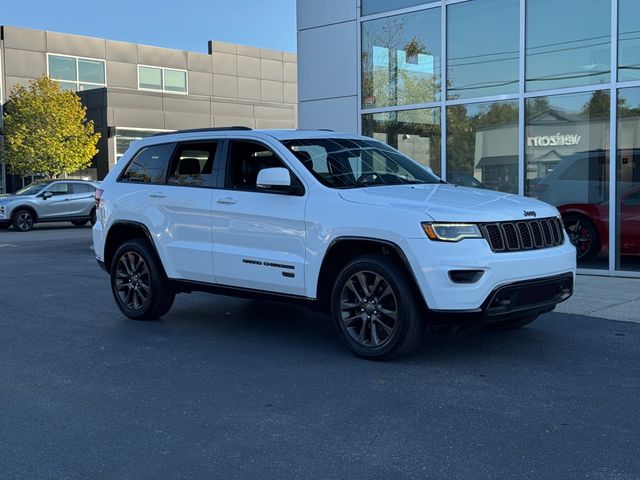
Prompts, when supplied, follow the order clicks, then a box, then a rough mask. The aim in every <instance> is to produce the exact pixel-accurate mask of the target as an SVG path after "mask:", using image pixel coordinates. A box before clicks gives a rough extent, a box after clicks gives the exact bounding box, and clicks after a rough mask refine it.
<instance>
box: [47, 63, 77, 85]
mask: <svg viewBox="0 0 640 480" xmlns="http://www.w3.org/2000/svg"><path fill="white" fill-rule="evenodd" d="M49 77H50V78H52V79H54V80H68V81H71V82H75V81H77V80H78V78H77V75H76V59H75V58H73V57H59V56H57V55H49ZM74 89H75V87H74Z"/></svg>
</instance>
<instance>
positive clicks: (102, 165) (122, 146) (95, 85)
mask: <svg viewBox="0 0 640 480" xmlns="http://www.w3.org/2000/svg"><path fill="white" fill-rule="evenodd" d="M208 52H209V53H208V54H207V53H198V52H188V51H181V50H172V49H168V48H159V47H153V46H147V45H138V44H133V43H125V42H118V41H113V40H105V39H99V38H90V37H82V36H78V35H69V34H64V33H56V32H47V31H41V30H29V29H24V28H16V27H7V26H2V27H0V112H1V108H2V104H3V103H4V102H6V100H7V96H8V94H9V91H10V90H11V88H12V87H13V85H15V84H17V83H20V84H23V85H26V84H27V83H28V82H29V81H30V80H32V79H34V78H37V77H40V76H42V75H45V74H46V75H48V76H50V77H51V78H53V79H56V80H58V82H59V83H60V86H61V87H62V88H64V89H70V90H75V91H77V92H78V94H79V95H80V97H81V99H82V101H83V103H84V105H85V106H86V107H87V116H88V118H90V119H91V120H93V121H94V124H95V128H96V131H98V132H100V133H101V139H100V142H99V145H98V148H99V150H100V152H99V154H98V155H97V157H96V158H95V159H94V165H93V166H92V168H90V169H88V170H87V171H83V172H78V174H79V175H80V176H84V177H89V178H94V179H102V178H103V177H104V176H105V175H106V174H107V172H108V171H109V169H110V168H111V167H112V166H113V165H114V164H115V163H116V162H117V161H118V159H119V158H120V157H121V156H122V154H123V153H124V151H125V150H126V149H127V147H128V146H129V143H130V142H131V141H132V140H135V139H139V138H143V137H146V136H149V135H153V134H154V133H157V132H162V131H168V130H180V129H187V128H201V127H224V126H232V125H241V126H247V127H252V128H295V127H296V125H297V65H296V62H297V59H296V55H295V54H293V53H287V52H281V51H276V50H269V49H264V48H256V47H250V46H245V45H236V44H230V43H224V42H217V41H210V42H209V45H208ZM1 118H2V115H0V122H1ZM21 186H22V179H21V178H16V177H13V176H11V175H9V174H8V172H7V171H6V167H5V166H4V165H3V164H2V162H1V159H0V193H4V192H11V191H13V190H15V189H17V188H20V187H21Z"/></svg>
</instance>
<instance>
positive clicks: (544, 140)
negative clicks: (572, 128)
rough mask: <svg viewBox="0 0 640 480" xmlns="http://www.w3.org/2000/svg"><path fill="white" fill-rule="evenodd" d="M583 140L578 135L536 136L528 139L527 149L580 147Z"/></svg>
mask: <svg viewBox="0 0 640 480" xmlns="http://www.w3.org/2000/svg"><path fill="white" fill-rule="evenodd" d="M581 139H582V136H581V135H578V134H567V135H562V134H560V133H556V134H555V135H536V136H530V137H527V147H564V146H570V145H578V144H579V143H580V140H581Z"/></svg>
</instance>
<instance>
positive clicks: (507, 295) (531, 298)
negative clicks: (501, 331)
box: [487, 274, 573, 315]
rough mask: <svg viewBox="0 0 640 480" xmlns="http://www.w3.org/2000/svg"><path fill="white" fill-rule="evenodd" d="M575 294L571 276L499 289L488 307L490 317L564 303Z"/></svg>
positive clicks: (522, 283)
mask: <svg viewBox="0 0 640 480" xmlns="http://www.w3.org/2000/svg"><path fill="white" fill-rule="evenodd" d="M572 292H573V276H572V275H571V274H565V275H560V276H557V277H551V278H543V279H539V280H532V281H525V282H519V283H515V284H511V285H506V286H504V287H501V288H499V289H498V290H497V291H496V292H495V293H494V295H493V296H492V297H491V300H490V301H489V304H488V306H487V314H488V315H502V314H505V313H509V312H512V311H517V310H523V309H527V308H535V307H541V306H545V305H550V304H555V303H559V302H562V301H564V300H566V299H567V298H569V297H570V296H571V294H572Z"/></svg>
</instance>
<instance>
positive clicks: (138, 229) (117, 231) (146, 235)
mask: <svg viewBox="0 0 640 480" xmlns="http://www.w3.org/2000/svg"><path fill="white" fill-rule="evenodd" d="M134 238H141V239H144V240H146V241H148V242H149V245H150V246H151V248H152V250H153V252H154V254H155V255H156V257H157V258H158V259H159V258H160V255H158V250H157V248H156V244H155V242H154V241H153V237H152V236H151V232H150V231H149V229H148V228H147V226H146V225H145V224H143V223H140V222H134V221H130V220H118V221H116V222H114V223H113V225H111V227H110V228H109V231H108V232H107V237H106V239H105V243H104V265H105V269H106V271H107V273H111V263H112V262H113V256H114V255H115V253H116V250H118V247H120V245H122V244H123V243H124V242H125V241H127V240H132V239H134ZM160 264H161V265H162V262H160ZM163 268H164V265H163Z"/></svg>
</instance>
